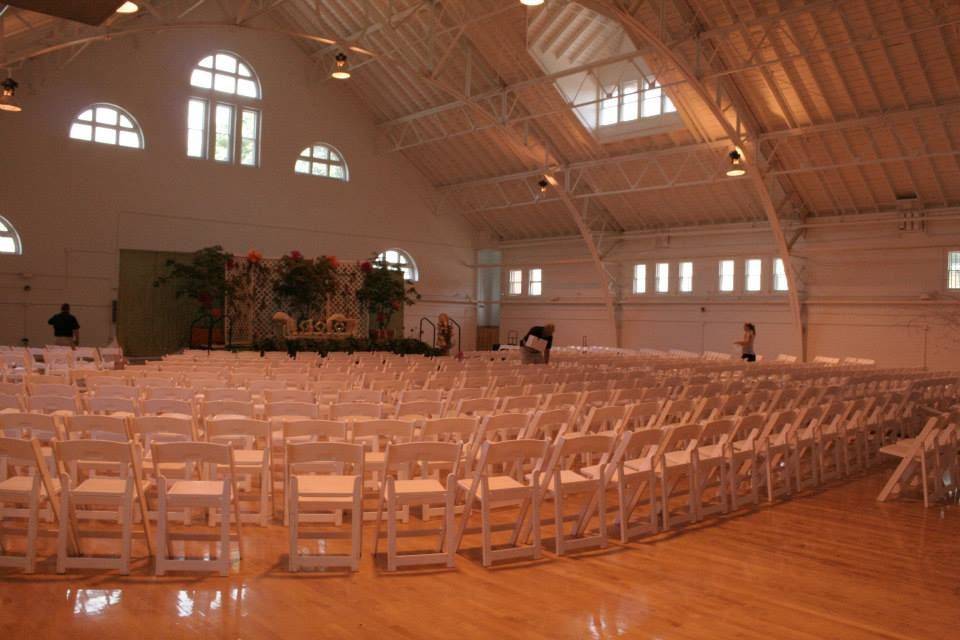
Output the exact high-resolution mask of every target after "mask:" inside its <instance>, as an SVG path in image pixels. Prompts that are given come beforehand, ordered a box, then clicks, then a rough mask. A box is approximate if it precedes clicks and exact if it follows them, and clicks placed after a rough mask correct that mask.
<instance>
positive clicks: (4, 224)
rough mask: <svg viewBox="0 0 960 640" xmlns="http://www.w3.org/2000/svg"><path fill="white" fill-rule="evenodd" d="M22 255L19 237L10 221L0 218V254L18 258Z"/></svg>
mask: <svg viewBox="0 0 960 640" xmlns="http://www.w3.org/2000/svg"><path fill="white" fill-rule="evenodd" d="M21 253H23V245H21V244H20V235H19V234H18V233H17V230H16V229H14V228H13V225H12V224H10V221H9V220H7V219H6V218H4V217H3V216H0V254H3V255H15V256H18V255H20V254H21Z"/></svg>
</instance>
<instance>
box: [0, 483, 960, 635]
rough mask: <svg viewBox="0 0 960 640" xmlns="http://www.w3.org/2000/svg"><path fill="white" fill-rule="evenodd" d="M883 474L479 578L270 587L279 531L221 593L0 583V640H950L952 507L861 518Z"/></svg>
mask: <svg viewBox="0 0 960 640" xmlns="http://www.w3.org/2000/svg"><path fill="white" fill-rule="evenodd" d="M884 474H885V472H880V473H874V474H872V475H870V476H868V477H865V478H860V479H857V480H853V481H851V482H849V483H847V484H843V485H840V486H836V487H833V488H829V489H826V490H824V491H822V492H819V493H817V494H813V495H808V496H805V497H800V498H795V499H793V500H790V501H787V502H784V503H781V504H778V505H776V506H772V507H768V506H764V507H762V508H760V509H757V510H755V511H752V512H746V513H742V514H737V515H735V516H732V517H728V518H722V519H715V520H713V521H711V522H709V523H705V524H703V525H700V526H697V527H695V528H690V529H687V530H684V531H682V532H680V533H675V534H670V535H664V536H660V537H657V538H652V539H646V540H641V541H638V542H635V543H632V544H630V545H628V546H627V547H622V546H620V545H616V544H615V545H613V546H612V547H611V548H610V549H608V550H606V551H602V552H594V553H587V554H585V555H581V556H579V557H576V558H566V557H565V558H559V559H558V558H554V557H553V556H550V555H549V554H548V555H547V557H546V558H545V559H544V560H542V561H540V562H539V563H535V564H525V565H522V566H508V567H505V568H498V569H495V570H485V569H483V568H482V567H481V566H480V565H479V563H478V562H476V561H475V560H473V559H472V558H471V556H472V555H473V554H471V553H469V552H467V553H466V554H465V555H461V556H460V557H459V558H458V560H457V567H456V569H455V570H452V571H445V570H437V571H434V570H430V571H422V570H417V571H413V572H404V573H400V574H387V573H385V572H384V571H383V570H382V566H381V565H382V563H378V564H376V565H375V563H374V561H373V559H372V558H371V557H370V555H369V553H368V554H367V555H366V556H365V558H364V562H363V567H362V570H361V571H360V572H359V573H355V574H352V575H347V574H344V573H341V572H336V573H332V574H317V573H306V574H297V575H293V574H288V573H287V572H286V571H285V566H286V546H285V545H286V537H285V530H284V529H283V528H281V527H279V526H272V527H269V528H266V529H261V528H258V527H253V526H248V527H246V528H245V530H244V533H245V536H244V537H245V540H246V542H247V547H246V558H245V559H244V561H243V565H242V568H241V569H240V570H239V572H237V573H235V574H234V575H232V576H231V577H229V578H220V577H216V576H184V575H179V576H167V577H163V578H156V577H154V576H152V574H151V570H150V568H149V567H148V566H147V564H146V561H145V560H143V559H141V560H140V561H139V562H138V565H137V567H138V568H137V570H136V571H135V572H134V574H133V575H131V576H128V577H121V576H116V575H111V574H104V573H95V572H87V573H83V572H79V573H73V574H69V575H65V576H58V575H56V574H55V573H53V564H52V561H47V562H45V563H44V564H43V566H42V567H41V568H40V571H41V573H38V574H37V575H34V576H24V575H22V574H20V573H18V572H16V571H13V570H9V569H0V638H11V639H13V638H42V637H48V636H53V635H54V634H57V635H59V636H61V637H65V638H97V639H108V638H121V637H122V638H133V639H145V638H175V637H189V638H197V637H199V638H204V637H209V638H283V639H291V638H366V637H378V638H456V637H459V638H543V639H556V638H613V637H631V638H664V639H667V638H669V639H674V638H711V639H720V638H722V639H726V638H761V637H762V638H773V639H788V638H831V639H833V638H844V639H846V638H863V639H871V640H875V639H877V638H931V639H933V638H937V639H939V638H956V637H958V635H957V634H958V628H960V553H958V542H960V506H957V505H956V504H954V505H952V506H945V507H935V508H930V509H924V508H923V506H922V504H918V503H916V502H895V503H890V504H877V503H876V502H875V501H874V496H876V494H877V492H878V491H879V489H880V487H881V484H882V480H883V477H884ZM366 533H367V534H368V535H367V539H366V542H368V543H369V542H370V538H371V535H370V534H371V530H369V529H368V530H367V532H366ZM467 542H469V540H468V541H467ZM44 544H45V547H46V546H49V548H50V549H52V548H53V547H52V542H50V541H47V542H45V543H44ZM368 546H369V544H368Z"/></svg>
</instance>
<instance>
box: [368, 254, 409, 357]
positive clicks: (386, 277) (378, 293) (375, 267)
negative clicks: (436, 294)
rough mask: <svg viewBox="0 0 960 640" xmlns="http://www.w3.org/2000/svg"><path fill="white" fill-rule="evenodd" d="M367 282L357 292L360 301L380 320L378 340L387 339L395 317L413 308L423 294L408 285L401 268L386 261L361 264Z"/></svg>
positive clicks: (377, 333)
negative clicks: (388, 329) (408, 308)
mask: <svg viewBox="0 0 960 640" xmlns="http://www.w3.org/2000/svg"><path fill="white" fill-rule="evenodd" d="M360 271H361V272H362V273H363V283H362V284H361V285H360V289H359V290H358V291H357V298H358V299H359V300H360V302H362V303H363V304H364V305H365V306H366V308H367V311H369V312H370V314H371V315H372V316H373V317H374V318H375V320H376V337H377V339H379V340H385V339H386V338H387V329H386V328H387V325H388V324H389V323H390V319H391V318H392V317H393V314H394V313H396V312H397V311H399V310H401V309H402V308H403V305H408V306H409V305H413V304H415V303H416V301H417V300H419V299H420V294H419V293H417V290H416V289H415V288H414V287H413V286H412V285H410V286H408V285H407V283H406V281H404V279H403V274H402V272H401V271H400V269H399V268H396V267H393V266H391V265H388V264H387V263H386V262H385V261H383V260H373V261H367V262H363V263H361V264H360Z"/></svg>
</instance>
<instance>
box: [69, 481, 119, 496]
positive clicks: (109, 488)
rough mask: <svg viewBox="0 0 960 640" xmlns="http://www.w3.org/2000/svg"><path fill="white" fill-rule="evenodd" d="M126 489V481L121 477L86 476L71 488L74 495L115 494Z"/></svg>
mask: <svg viewBox="0 0 960 640" xmlns="http://www.w3.org/2000/svg"><path fill="white" fill-rule="evenodd" d="M126 490H127V481H126V480H124V479H122V478H88V479H87V480H84V481H83V482H81V483H80V484H79V485H78V486H77V488H76V489H74V490H73V493H74V494H75V495H77V494H79V495H87V496H116V495H123V493H124V492H125V491H126Z"/></svg>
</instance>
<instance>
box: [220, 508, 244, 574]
mask: <svg viewBox="0 0 960 640" xmlns="http://www.w3.org/2000/svg"><path fill="white" fill-rule="evenodd" d="M237 520H238V522H237V528H238V529H239V527H240V522H239V518H237ZM239 537H240V536H237V539H239ZM217 559H218V560H219V563H218V564H220V575H221V576H228V575H230V496H229V495H226V494H225V495H224V497H223V499H221V501H220V557H219V558H217Z"/></svg>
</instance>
